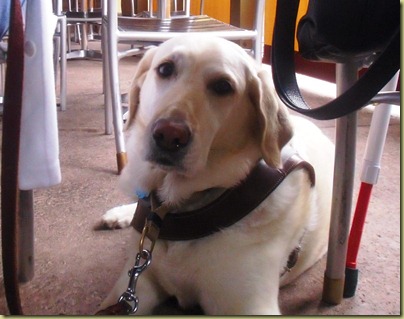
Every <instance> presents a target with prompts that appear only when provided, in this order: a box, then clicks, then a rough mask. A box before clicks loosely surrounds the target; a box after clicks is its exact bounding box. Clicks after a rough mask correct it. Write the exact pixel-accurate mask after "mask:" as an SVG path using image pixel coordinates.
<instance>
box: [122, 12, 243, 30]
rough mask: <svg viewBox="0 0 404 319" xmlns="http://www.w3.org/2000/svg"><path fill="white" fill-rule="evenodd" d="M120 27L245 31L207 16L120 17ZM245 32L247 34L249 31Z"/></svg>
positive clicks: (128, 28)
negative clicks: (165, 18) (167, 17)
mask: <svg viewBox="0 0 404 319" xmlns="http://www.w3.org/2000/svg"><path fill="white" fill-rule="evenodd" d="M118 27H119V30H120V31H129V32H130V31H137V32H211V31H226V32H228V31H240V30H243V29H240V28H237V27H235V26H232V25H230V24H227V23H224V22H222V21H219V20H216V19H213V18H211V17H209V16H207V15H198V16H191V17H186V18H174V19H169V20H164V19H157V18H133V17H130V18H128V17H119V18H118ZM243 31H246V32H247V30H243Z"/></svg>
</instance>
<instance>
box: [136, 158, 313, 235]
mask: <svg viewBox="0 0 404 319" xmlns="http://www.w3.org/2000/svg"><path fill="white" fill-rule="evenodd" d="M300 168H304V169H305V170H306V172H307V173H308V175H309V178H310V182H311V186H314V183H315V173H314V169H313V167H312V166H311V165H310V164H309V163H308V162H306V161H304V160H303V159H301V158H300V157H299V156H298V155H292V156H291V157H290V158H289V159H288V160H286V161H285V163H284V164H283V168H282V169H275V168H272V167H269V166H268V165H266V164H265V163H264V162H263V161H261V162H259V163H258V164H257V166H256V167H255V168H254V169H253V170H252V171H251V173H250V174H249V175H248V176H247V177H246V179H244V180H243V181H242V182H241V183H240V184H239V185H237V186H235V187H233V188H230V189H229V190H227V191H226V192H225V193H223V194H222V195H221V196H220V197H219V198H218V199H216V200H215V201H213V202H212V203H210V204H208V205H207V206H205V207H202V208H200V209H196V210H193V211H188V212H179V211H175V213H172V212H170V213H167V214H166V215H165V217H164V220H163V221H162V222H161V226H160V233H159V237H158V238H159V239H164V240H172V241H181V240H192V239H198V238H202V237H205V236H208V235H211V234H213V233H215V232H217V231H219V230H221V229H223V228H226V227H229V226H231V225H233V224H235V223H236V222H238V221H239V220H241V219H242V218H243V217H245V216H247V215H248V214H249V213H250V212H251V211H253V210H254V209H255V208H256V207H257V206H258V205H259V204H261V203H262V202H263V201H264V199H265V198H267V197H268V196H269V195H270V194H271V193H272V192H273V191H274V190H275V189H276V187H277V186H278V185H279V184H280V183H281V182H282V181H283V180H284V179H285V177H286V176H287V175H288V174H289V173H290V172H292V171H293V170H295V169H300ZM150 207H151V205H150V200H149V199H148V198H147V199H140V200H139V202H138V205H137V209H136V212H135V215H134V218H133V220H132V223H131V225H132V226H133V227H134V228H135V229H136V230H137V231H138V232H140V233H142V230H143V227H144V225H145V221H146V219H147V218H149V219H150V218H152V219H153V220H155V217H156V216H152V215H155V214H153V212H152V211H151V209H150Z"/></svg>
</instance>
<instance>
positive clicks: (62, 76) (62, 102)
mask: <svg viewBox="0 0 404 319" xmlns="http://www.w3.org/2000/svg"><path fill="white" fill-rule="evenodd" d="M66 30H67V27H66V17H65V16H63V17H60V109H61V110H62V111H65V110H66V99H67V98H66V95H67V75H66V69H67V66H66V61H67V56H66V42H67V39H66Z"/></svg>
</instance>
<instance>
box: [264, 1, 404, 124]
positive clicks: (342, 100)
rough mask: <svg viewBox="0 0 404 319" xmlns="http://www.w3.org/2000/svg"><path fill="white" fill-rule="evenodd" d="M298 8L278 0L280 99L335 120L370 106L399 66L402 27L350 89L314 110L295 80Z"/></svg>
mask: <svg viewBox="0 0 404 319" xmlns="http://www.w3.org/2000/svg"><path fill="white" fill-rule="evenodd" d="M298 7H299V0H281V1H277V8H276V19H275V28H274V36H273V43H272V56H271V58H272V73H273V79H274V84H275V88H276V91H277V93H278V95H279V97H280V98H281V100H282V101H283V102H284V103H285V104H286V106H288V107H289V108H290V109H292V110H295V111H297V112H299V113H301V114H304V115H306V116H309V117H311V118H314V119H318V120H330V119H335V118H338V117H341V116H344V115H347V114H349V113H351V112H354V111H356V110H358V109H360V108H362V107H364V106H365V105H367V104H368V103H369V101H370V100H371V99H372V98H373V97H374V96H375V95H376V94H377V93H378V92H379V91H380V90H381V89H382V88H383V87H384V86H385V85H386V84H387V82H388V81H389V80H390V79H391V78H392V77H393V76H394V74H395V73H396V72H397V71H398V70H399V68H400V31H399V27H398V28H397V30H396V32H395V34H394V35H393V37H392V38H391V41H390V43H389V44H388V46H387V47H386V49H385V50H384V51H383V52H382V53H381V54H380V56H379V57H378V58H377V59H376V61H374V63H373V64H372V65H371V67H370V68H369V70H368V71H367V72H366V73H365V74H364V75H363V76H362V77H361V78H360V79H359V80H358V81H357V82H356V83H355V84H354V85H353V86H352V87H351V88H350V89H348V90H347V91H346V92H344V93H343V94H342V95H340V96H339V97H337V98H336V99H334V100H333V101H331V102H329V103H327V104H325V105H323V106H320V107H317V108H313V109H312V108H310V106H309V105H307V103H306V102H305V100H304V98H303V97H302V95H301V93H300V89H299V86H298V84H297V81H296V73H295V62H294V36H295V26H296V17H297V11H298ZM386 18H387V19H388V18H389V17H386Z"/></svg>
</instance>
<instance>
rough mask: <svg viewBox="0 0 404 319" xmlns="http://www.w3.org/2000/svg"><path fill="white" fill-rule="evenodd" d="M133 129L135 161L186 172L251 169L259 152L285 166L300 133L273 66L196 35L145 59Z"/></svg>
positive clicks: (136, 87) (133, 95) (135, 93)
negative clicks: (283, 159)
mask: <svg viewBox="0 0 404 319" xmlns="http://www.w3.org/2000/svg"><path fill="white" fill-rule="evenodd" d="M127 128H129V130H130V131H131V132H132V141H130V142H129V143H128V155H129V163H128V166H131V165H138V164H139V163H135V162H134V161H136V160H134V161H133V162H131V158H136V159H137V160H141V161H145V162H147V163H148V164H149V168H150V169H152V170H153V171H154V172H157V171H158V172H160V173H161V174H175V175H178V176H182V177H183V178H190V177H194V176H196V175H198V174H199V175H201V176H206V174H208V175H209V174H211V173H212V170H215V169H216V170H221V171H223V170H227V171H232V170H233V171H235V170H237V169H239V167H237V166H240V165H241V166H244V167H242V170H248V169H250V168H251V166H252V165H254V164H255V163H256V162H257V160H258V159H259V158H264V160H265V161H266V162H267V164H268V165H270V166H274V167H277V166H279V165H280V150H281V148H282V147H283V146H284V145H285V144H286V143H287V141H288V140H289V139H290V138H291V136H292V130H291V126H290V123H289V120H288V115H287V111H286V109H285V107H284V106H283V104H281V103H280V102H279V100H278V99H277V98H276V97H275V94H274V92H273V89H272V88H271V86H270V78H269V75H268V74H267V72H266V71H263V70H262V69H261V67H260V66H258V65H257V64H256V63H255V61H254V60H253V59H252V58H251V57H250V56H248V54H247V53H245V51H244V50H243V49H242V48H241V47H239V46H238V45H236V44H234V43H232V42H229V41H226V40H223V39H220V38H215V37H201V36H195V35H193V36H192V37H191V36H189V35H185V36H180V37H177V38H173V39H171V40H169V41H167V42H165V43H163V44H162V45H160V46H159V47H158V48H154V49H151V50H149V51H148V52H147V53H146V54H145V56H144V57H143V58H142V60H141V61H140V62H139V65H138V68H137V72H136V74H135V78H134V80H133V84H132V86H131V92H130V111H129V119H128V123H127ZM133 153H136V154H135V156H134V154H133ZM131 154H132V155H131ZM243 163H245V164H243ZM220 167H222V168H220ZM224 167H225V168H224ZM163 172H164V173H163ZM208 172H209V173H208ZM123 173H124V174H125V171H124V172H123ZM245 173H247V172H245ZM229 174H230V175H232V174H235V173H232V172H230V173H229Z"/></svg>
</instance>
